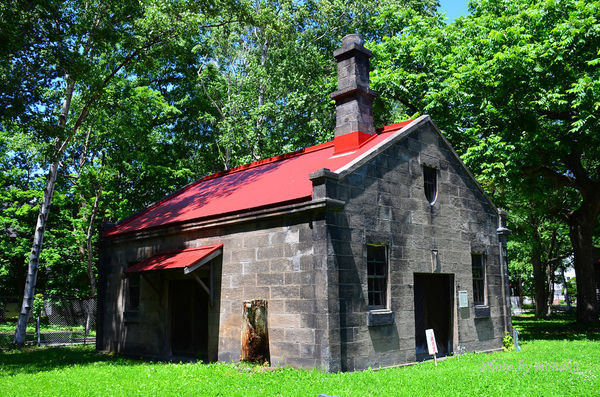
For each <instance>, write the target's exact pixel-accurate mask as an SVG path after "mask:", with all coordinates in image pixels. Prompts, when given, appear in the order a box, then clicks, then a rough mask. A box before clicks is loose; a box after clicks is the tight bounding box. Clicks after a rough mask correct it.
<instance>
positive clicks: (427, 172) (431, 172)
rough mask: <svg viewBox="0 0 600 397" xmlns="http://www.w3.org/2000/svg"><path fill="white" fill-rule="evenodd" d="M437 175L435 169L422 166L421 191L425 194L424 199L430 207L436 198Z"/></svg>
mask: <svg viewBox="0 0 600 397" xmlns="http://www.w3.org/2000/svg"><path fill="white" fill-rule="evenodd" d="M437 173H438V170H437V168H434V167H429V166H427V165H423V191H424V192H425V199H427V201H428V202H429V204H431V205H433V204H435V202H436V201H437V197H438V181H437V180H438V177H437ZM432 179H433V180H432ZM428 187H429V188H428ZM430 196H431V197H430Z"/></svg>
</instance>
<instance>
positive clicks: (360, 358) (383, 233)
mask: <svg viewBox="0 0 600 397" xmlns="http://www.w3.org/2000/svg"><path fill="white" fill-rule="evenodd" d="M432 128H433V127H432V126H431V124H430V123H425V124H423V125H422V126H421V127H419V129H418V131H416V132H414V133H412V134H411V135H410V136H408V137H407V138H404V139H403V140H401V141H400V142H398V143H396V144H394V145H393V146H392V147H390V148H388V149H386V150H385V151H383V152H381V153H379V154H378V155H377V156H376V157H374V158H373V159H372V160H370V161H369V162H368V163H366V164H364V165H363V166H361V167H360V168H358V169H357V170H356V171H354V172H352V173H351V174H349V175H348V176H346V177H345V178H342V179H341V180H339V181H338V182H337V183H336V184H335V187H334V188H330V190H331V191H333V192H334V193H333V194H334V195H335V198H337V199H340V200H343V201H345V202H346V205H345V208H344V211H343V212H338V213H329V214H328V217H327V227H328V260H329V261H330V263H332V264H334V266H335V267H336V269H338V275H339V308H340V316H339V322H340V329H341V333H340V345H339V349H340V356H341V368H342V369H343V370H353V369H364V368H367V367H369V366H371V367H379V366H391V365H397V364H402V363H408V362H414V361H415V359H416V355H415V339H414V338H415V317H414V314H415V313H414V273H432V272H434V273H446V274H454V286H455V289H456V291H455V292H454V295H455V296H454V300H455V302H457V301H458V293H457V291H458V290H467V291H468V296H469V308H467V309H460V310H458V309H457V308H456V307H457V304H456V303H455V305H454V306H455V309H454V313H453V314H452V316H453V317H454V326H455V330H454V341H453V345H454V347H453V350H454V351H456V350H457V349H458V346H460V348H461V349H463V350H465V351H474V350H479V351H480V350H486V349H493V348H498V347H501V340H502V337H503V331H504V328H503V327H504V318H503V311H502V282H501V275H500V264H499V245H498V244H499V243H498V237H497V233H496V228H497V214H496V212H495V209H494V208H492V207H491V206H490V205H489V204H488V202H487V201H486V200H485V198H484V196H483V195H482V194H481V193H480V192H479V191H478V190H477V188H476V186H475V184H474V183H473V182H472V180H471V179H470V177H468V176H467V175H466V173H465V172H464V170H463V169H462V168H461V166H460V165H459V163H458V162H457V161H456V159H455V157H454V156H453V154H451V153H450V152H449V151H448V150H447V148H446V146H445V145H444V144H442V142H441V139H440V138H439V137H438V135H437V134H436V133H435V132H434V131H433V130H432ZM423 165H428V166H431V167H434V168H436V169H438V170H439V171H438V198H437V200H436V202H435V203H434V204H433V205H430V204H429V203H428V201H427V200H426V198H425V194H424V189H423V172H422V166H423ZM366 244H385V245H387V246H388V249H389V251H388V252H389V258H390V259H389V261H390V276H389V277H390V282H391V307H390V309H391V310H392V311H393V316H394V322H393V324H392V325H381V326H368V325H367V321H368V309H367V302H368V299H367V267H366ZM431 250H438V258H439V262H438V264H437V265H436V266H435V267H434V268H433V270H432V259H431ZM472 252H477V253H484V254H485V260H486V269H487V273H486V277H487V296H488V300H489V306H490V311H491V316H490V317H489V318H484V319H475V318H474V317H475V313H474V307H473V303H472V299H473V292H472V276H471V272H472V271H471V253H472ZM330 279H333V277H330Z"/></svg>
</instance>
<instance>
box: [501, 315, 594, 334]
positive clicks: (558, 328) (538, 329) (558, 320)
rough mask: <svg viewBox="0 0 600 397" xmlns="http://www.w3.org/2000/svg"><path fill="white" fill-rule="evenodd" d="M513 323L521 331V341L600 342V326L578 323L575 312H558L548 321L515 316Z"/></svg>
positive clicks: (532, 317) (531, 316) (526, 316)
mask: <svg viewBox="0 0 600 397" xmlns="http://www.w3.org/2000/svg"><path fill="white" fill-rule="evenodd" d="M512 320H513V321H512V323H513V326H514V328H515V329H517V330H518V331H519V340H522V341H528V340H533V339H541V340H590V341H599V340H600V324H595V325H583V324H579V323H577V322H576V315H575V312H574V311H573V312H556V313H554V314H552V316H551V317H549V318H546V319H536V318H535V317H534V316H533V315H532V314H524V315H520V316H513V318H512Z"/></svg>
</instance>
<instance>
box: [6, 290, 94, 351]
mask: <svg viewBox="0 0 600 397" xmlns="http://www.w3.org/2000/svg"><path fill="white" fill-rule="evenodd" d="M96 303H97V302H96V298H89V299H58V300H50V299H44V302H43V309H42V310H41V313H40V316H39V317H38V318H36V317H35V316H34V314H33V310H32V313H31V315H30V318H29V322H28V324H27V334H26V338H25V343H26V344H33V345H46V346H54V345H67V344H93V343H95V342H96ZM20 305H21V301H20V300H19V299H17V298H14V297H0V346H7V345H10V344H11V343H12V341H13V338H14V334H15V329H16V326H17V320H18V316H19V310H20Z"/></svg>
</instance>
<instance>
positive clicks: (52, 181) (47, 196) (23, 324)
mask: <svg viewBox="0 0 600 397" xmlns="http://www.w3.org/2000/svg"><path fill="white" fill-rule="evenodd" d="M65 81H67V91H66V95H65V101H64V102H63V106H62V109H61V111H60V116H59V119H58V126H59V128H62V129H64V128H65V127H66V125H67V117H68V115H69V110H70V109H71V98H72V97H73V90H74V88H75V83H74V82H73V81H72V80H71V79H70V77H69V75H66V76H65ZM68 139H69V138H67V139H66V140H65V141H64V142H60V141H59V140H58V139H57V140H56V145H55V148H56V153H55V158H54V161H53V162H52V164H51V165H50V169H49V170H48V178H47V179H46V188H45V189H44V199H43V200H42V204H41V205H40V212H39V214H38V218H37V223H36V225H35V231H34V234H33V244H32V248H31V254H30V255H29V266H28V268H27V278H26V280H25V290H24V292H23V303H22V304H21V312H20V313H19V321H18V322H17V329H16V330H15V338H14V341H13V342H14V343H15V344H16V345H17V346H23V344H24V343H25V331H26V328H27V320H29V314H30V312H31V307H32V305H33V297H34V295H35V284H36V282H37V273H38V265H39V261H40V253H41V252H42V243H43V241H44V232H45V231H46V223H47V221H48V214H49V213H50V205H51V204H52V197H53V196H54V187H55V185H56V177H57V175H58V167H59V166H60V157H61V155H62V153H63V152H64V150H65V148H66V145H67V143H68Z"/></svg>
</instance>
